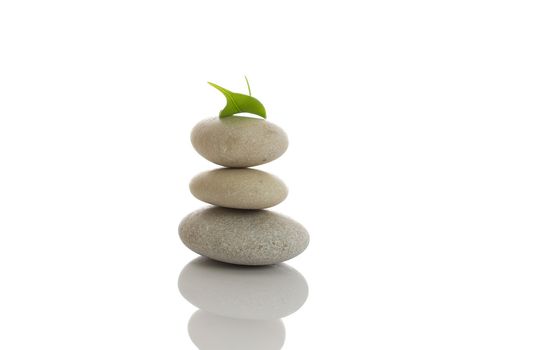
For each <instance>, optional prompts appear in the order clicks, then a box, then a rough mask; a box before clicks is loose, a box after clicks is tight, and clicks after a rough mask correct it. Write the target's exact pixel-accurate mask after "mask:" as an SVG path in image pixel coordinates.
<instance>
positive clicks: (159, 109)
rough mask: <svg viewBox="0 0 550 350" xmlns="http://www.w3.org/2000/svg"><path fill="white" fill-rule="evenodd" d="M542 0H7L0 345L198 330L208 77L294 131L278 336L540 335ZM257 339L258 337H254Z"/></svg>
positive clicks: (548, 189) (546, 339) (120, 341)
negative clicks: (297, 232) (189, 298)
mask: <svg viewBox="0 0 550 350" xmlns="http://www.w3.org/2000/svg"><path fill="white" fill-rule="evenodd" d="M549 18H550V11H549V8H548V3H547V2H546V1H483V0H481V1H480V0H476V1H468V0H466V1H392V0H387V1H356V2H354V1H338V2H336V1H330V2H329V1H276V2H275V1H273V2H267V1H239V0H237V1H184V0H179V1H162V0H161V1H136V0H132V1H123V0H108V1H103V0H96V1H24V0H17V1H16V0H13V1H10V0H3V1H2V2H0V157H1V158H0V161H1V165H0V166H1V171H0V213H1V214H0V215H1V218H0V277H1V279H0V285H1V287H0V348H2V349H10V350H12V349H14V350H15V349H31V348H36V347H41V348H45V349H74V348H79V349H97V348H102V349H120V348H122V349H151V348H159V349H194V348H195V347H194V345H193V344H192V342H191V340H190V339H189V338H188V334H187V321H188V319H189V317H190V316H191V315H192V314H193V312H194V311H195V310H196V308H195V307H194V306H192V305H191V304H189V303H188V302H186V301H185V300H184V299H183V298H182V296H181V295H180V294H179V292H178V290H177V278H178V274H179V272H180V270H181V269H182V268H183V267H184V266H185V265H186V264H187V263H188V262H189V261H191V260H192V259H193V258H194V257H195V254H193V253H192V252H190V251H189V250H187V249H186V248H185V247H184V246H183V244H182V243H181V242H180V240H179V237H178V235H177V225H178V223H179V220H180V219H181V218H182V217H183V216H184V215H186V214H187V213H189V212H190V211H192V210H194V209H196V208H200V207H201V206H202V205H203V204H202V203H201V202H199V201H198V200H196V199H194V198H193V197H192V195H191V194H190V193H189V192H188V189H187V183H188V181H189V180H190V178H191V177H192V176H194V175H195V174H196V173H198V172H199V171H202V170H206V169H211V168H214V167H215V166H214V165H213V164H211V163H209V162H207V161H206V160H204V159H202V158H201V157H200V156H199V155H198V154H197V153H196V152H195V151H194V150H193V148H192V146H191V144H190V141H189V133H190V131H191V128H192V127H193V126H194V125H195V124H196V123H197V122H198V121H199V120H201V119H202V118H205V117H210V116H215V115H216V114H217V113H218V111H219V110H220V109H221V108H222V107H223V105H224V103H225V100H224V98H223V96H222V95H221V94H220V93H219V92H217V91H216V90H214V89H213V88H212V87H210V86H208V85H207V84H206V82H207V81H213V82H216V83H218V84H220V85H222V86H224V87H226V88H229V89H231V90H234V91H240V92H245V91H246V85H245V82H244V78H243V75H244V74H246V75H247V76H248V78H249V80H250V83H251V86H252V93H253V95H254V96H256V97H258V98H259V99H260V100H261V101H262V102H263V103H264V105H265V106H266V108H267V112H268V120H270V121H272V122H274V123H276V124H278V125H280V126H281V127H283V128H284V129H285V130H286V131H287V133H288V135H289V138H290V147H289V149H288V151H287V153H286V154H285V155H284V156H283V157H282V158H280V159H279V160H277V161H275V162H273V163H270V164H268V165H266V166H263V167H261V168H262V169H265V170H268V171H271V172H273V173H275V174H277V175H278V176H280V177H281V178H282V179H284V180H285V182H286V183H287V185H288V186H289V188H290V195H289V197H288V199H287V200H286V201H285V202H284V203H282V204H281V205H279V206H277V207H276V208H275V209H274V210H276V211H279V212H281V213H285V214H287V215H290V216H292V217H293V218H295V219H296V220H298V221H300V222H301V223H302V224H304V225H305V226H306V227H307V228H308V230H309V231H310V234H311V245H310V246H309V248H308V250H307V251H306V252H305V253H304V254H303V255H301V256H299V257H298V258H295V259H293V260H291V261H290V262H289V265H291V266H293V267H294V268H296V269H297V270H299V271H300V272H301V273H302V274H303V276H304V277H305V278H306V279H307V281H308V284H309V289H310V293H309V299H308V300H307V302H306V304H305V305H304V306H303V307H302V308H301V309H300V310H299V311H298V312H296V313H295V314H293V315H291V316H289V317H288V318H286V319H284V322H285V326H286V342H285V346H284V349H288V350H294V349H296V350H297V349H300V350H302V349H404V348H407V349H548V348H549V347H550V331H549V329H550V328H549V327H550V298H549V295H550V281H549V278H550V273H549V272H550V255H549V249H550V238H549V234H550V216H549V214H550V199H549V198H550V184H549V183H550V165H549V160H550V159H549V153H550V138H549V134H550V122H549V117H550V113H549V112H550V106H549V93H550V83H549V82H550V68H549V67H550V64H549V62H550V49H549V42H550V41H549V39H550V21H549ZM260 350H261V349H260Z"/></svg>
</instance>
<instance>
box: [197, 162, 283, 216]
mask: <svg viewBox="0 0 550 350" xmlns="http://www.w3.org/2000/svg"><path fill="white" fill-rule="evenodd" d="M189 189H190V190H191V193H192V194H193V195H194V196H195V197H197V198H198V199H200V200H201V201H203V202H206V203H210V204H214V205H219V206H221V207H227V208H235V209H265V208H269V207H272V206H274V205H277V204H279V203H281V202H282V201H283V200H285V198H286V196H287V195H288V189H287V187H286V186H285V184H284V182H283V181H282V180H281V179H279V178H278V177H276V176H274V175H271V174H269V173H266V172H265V171H261V170H256V169H227V168H223V169H216V170H211V171H206V172H203V173H200V174H199V175H197V176H195V177H194V178H193V179H192V180H191V183H190V184H189Z"/></svg>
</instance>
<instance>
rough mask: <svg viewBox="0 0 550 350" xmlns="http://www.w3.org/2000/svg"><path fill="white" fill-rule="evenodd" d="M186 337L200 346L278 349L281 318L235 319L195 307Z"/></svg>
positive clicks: (203, 348) (228, 349) (208, 349)
mask: <svg viewBox="0 0 550 350" xmlns="http://www.w3.org/2000/svg"><path fill="white" fill-rule="evenodd" d="M187 329H188V331H189V337H190V338H191V340H192V341H193V343H194V344H195V345H196V346H197V347H198V348H199V349H200V350H280V349H281V348H282V347H283V345H284V343H285V335H286V332H285V326H284V324H283V321H281V320H269V321H258V320H239V319H234V318H229V317H223V316H218V315H214V314H210V313H208V312H205V311H202V310H198V311H197V312H195V313H194V314H193V316H191V319H189V324H188V327H187Z"/></svg>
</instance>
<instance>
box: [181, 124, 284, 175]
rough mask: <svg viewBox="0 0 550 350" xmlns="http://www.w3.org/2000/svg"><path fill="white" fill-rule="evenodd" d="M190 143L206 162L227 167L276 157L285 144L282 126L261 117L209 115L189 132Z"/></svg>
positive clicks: (268, 160)
mask: <svg viewBox="0 0 550 350" xmlns="http://www.w3.org/2000/svg"><path fill="white" fill-rule="evenodd" d="M191 143H192V144H193V147H195V149H196V150H197V152H199V154H200V155H201V156H203V157H204V158H206V159H208V160H209V161H211V162H213V163H216V164H219V165H222V166H225V167H231V168H245V167H251V166H256V165H260V164H265V163H268V162H271V161H273V160H275V159H277V158H279V157H280V156H281V155H282V154H283V153H285V151H286V149H287V147H288V138H287V136H286V133H285V132H284V130H283V129H281V128H280V127H278V126H277V125H275V124H273V123H271V122H268V121H267V120H265V119H258V118H248V117H236V116H233V117H227V118H218V117H215V118H209V119H205V120H203V121H201V122H199V123H198V124H197V125H196V126H195V127H194V128H193V131H192V132H191Z"/></svg>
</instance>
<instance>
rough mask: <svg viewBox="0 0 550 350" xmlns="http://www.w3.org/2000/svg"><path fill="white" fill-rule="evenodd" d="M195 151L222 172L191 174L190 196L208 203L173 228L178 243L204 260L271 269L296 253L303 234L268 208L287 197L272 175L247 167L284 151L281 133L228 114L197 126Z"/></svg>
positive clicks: (263, 123) (300, 228)
mask: <svg viewBox="0 0 550 350" xmlns="http://www.w3.org/2000/svg"><path fill="white" fill-rule="evenodd" d="M191 143H192V144H193V147H194V148H195V150H196V151H197V152H198V153H199V154H200V155H201V156H203V157H204V158H206V159H207V160H209V161H211V162H213V163H215V164H218V165H221V166H223V167H224V168H218V169H215V170H210V171H206V172H203V173H200V174H198V175H197V176H195V177H194V178H193V179H192V180H191V183H190V184H189V189H190V190H191V193H192V194H193V195H194V196H195V197H196V198H198V199H200V200H202V201H204V202H206V203H209V204H212V205H213V206H208V207H206V208H202V209H199V210H197V211H194V212H192V213H191V214H189V215H187V216H186V217H185V218H184V219H183V220H182V221H181V223H180V225H179V235H180V238H181V240H182V241H183V243H184V244H185V245H186V246H187V247H188V248H189V249H191V250H192V251H194V252H196V253H197V254H200V255H203V256H205V257H208V258H211V259H214V260H218V261H222V262H226V263H230V264H238V265H271V264H277V263H280V262H283V261H286V260H289V259H291V258H293V257H295V256H297V255H299V254H300V253H302V252H303V251H304V250H305V249H306V247H307V245H308V243H309V234H308V233H307V230H306V229H305V228H304V227H303V226H302V225H301V224H299V223H298V222H296V221H294V220H292V219H291V218H289V217H287V216H284V215H281V214H278V213H276V212H273V211H270V210H265V209H266V208H270V207H273V206H275V205H277V204H279V203H281V202H282V201H284V200H285V198H286V197H287V195H288V189H287V187H286V185H285V184H284V182H283V181H282V180H281V179H279V178H278V177H276V176H274V175H272V174H269V173H267V172H264V171H261V170H257V169H251V168H250V167H254V166H258V165H261V164H265V163H268V162H271V161H273V160H275V159H277V158H279V157H280V156H281V155H282V154H283V153H285V151H286V149H287V148H288V138H287V135H286V133H285V132H284V130H283V129H281V128H280V127H278V126H277V125H275V124H273V123H271V122H268V121H267V120H265V119H259V118H249V117H239V116H230V117H225V118H218V117H216V118H209V119H205V120H203V121H201V122H199V123H198V124H197V125H196V126H195V127H194V128H193V131H192V132H191Z"/></svg>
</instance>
